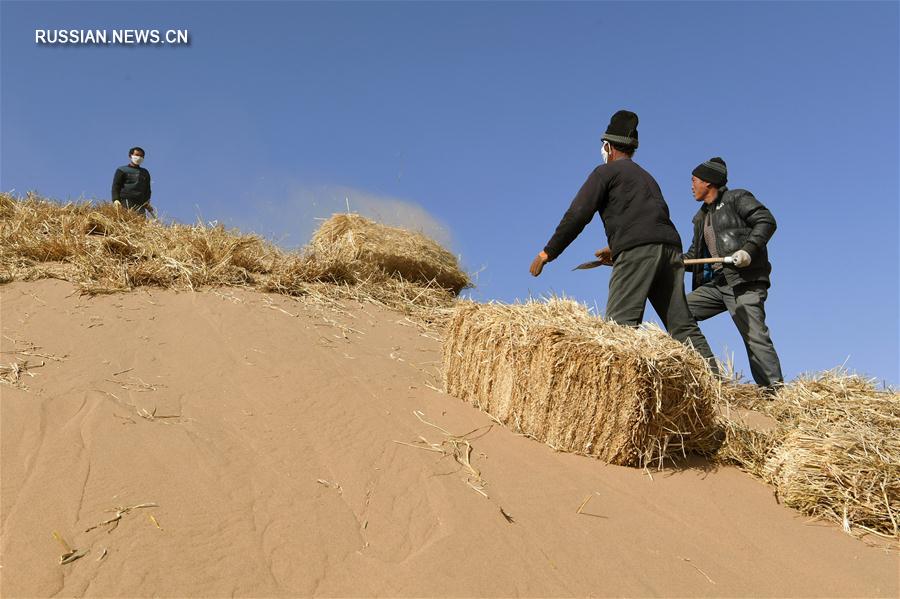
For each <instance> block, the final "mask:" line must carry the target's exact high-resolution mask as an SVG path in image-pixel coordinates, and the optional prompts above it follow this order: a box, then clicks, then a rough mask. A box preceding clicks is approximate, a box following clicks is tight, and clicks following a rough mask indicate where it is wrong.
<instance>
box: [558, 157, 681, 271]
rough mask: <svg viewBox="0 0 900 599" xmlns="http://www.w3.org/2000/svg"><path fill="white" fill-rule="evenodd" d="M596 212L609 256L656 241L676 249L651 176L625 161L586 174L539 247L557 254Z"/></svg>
mask: <svg viewBox="0 0 900 599" xmlns="http://www.w3.org/2000/svg"><path fill="white" fill-rule="evenodd" d="M597 212H599V213H600V218H601V219H603V227H604V229H606V239H607V241H608V242H609V248H610V250H611V251H612V255H613V258H615V257H616V256H617V255H618V254H619V253H620V252H622V251H624V250H627V249H630V248H633V247H637V246H639V245H646V244H648V243H662V244H665V245H672V246H676V247H678V248H681V237H680V236H679V235H678V230H677V229H676V228H675V225H673V224H672V221H671V220H670V219H669V206H668V205H666V201H665V200H664V199H663V195H662V191H660V189H659V185H658V184H657V183H656V180H655V179H654V178H653V177H652V176H651V175H650V173H648V172H647V171H645V170H644V169H642V168H641V167H640V166H638V165H637V164H635V163H634V161H632V160H631V159H628V158H623V159H620V160H614V161H613V162H610V163H609V164H601V165H600V166H598V167H597V168H595V169H594V171H593V172H592V173H591V174H590V176H588V178H587V181H585V182H584V185H582V186H581V189H580V190H579V192H578V195H576V196H575V199H574V200H572V205H571V206H569V210H568V211H566V214H565V216H563V218H562V220H561V221H560V223H559V226H557V227H556V232H555V233H554V234H553V237H552V238H551V239H550V241H549V242H547V246H546V247H545V248H544V251H545V252H547V256H549V258H550V260H553V259H555V258H556V257H557V256H559V255H560V254H561V253H562V252H563V250H565V249H566V248H567V247H568V246H569V244H570V243H572V241H574V240H575V238H576V237H578V234H579V233H581V231H583V230H584V227H585V226H586V225H587V224H588V223H589V222H591V219H593V218H594V214H595V213H597Z"/></svg>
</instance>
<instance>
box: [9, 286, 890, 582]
mask: <svg viewBox="0 0 900 599" xmlns="http://www.w3.org/2000/svg"><path fill="white" fill-rule="evenodd" d="M346 308H347V312H346V313H345V314H335V313H333V312H331V311H329V310H327V309H323V308H320V307H316V306H314V305H310V304H308V303H303V302H300V301H297V300H293V299H291V298H287V297H284V296H277V295H266V294H261V293H256V292H251V291H243V290H234V289H228V290H219V291H216V290H212V291H206V292H200V293H190V292H182V293H177V292H174V291H163V290H154V289H141V290H139V291H135V292H131V293H127V294H114V295H105V296H97V297H88V296H84V295H81V294H80V293H79V292H78V291H77V289H76V288H75V287H74V286H73V285H72V284H70V283H67V282H62V281H56V280H43V281H38V282H15V283H9V284H6V285H3V286H0V318H2V322H0V328H2V340H0V350H2V351H3V352H4V353H3V354H2V355H0V363H2V364H4V365H7V364H11V363H14V362H16V360H19V361H20V363H21V361H24V360H27V370H25V371H23V372H22V373H20V377H19V385H18V386H12V385H3V386H0V393H2V398H0V433H2V438H0V443H2V445H0V451H2V462H0V466H2V476H0V483H2V486H0V525H2V546H0V566H2V568H0V577H2V579H0V594H2V596H3V597H50V596H128V597H144V596H163V597H224V596H255V597H261V596H306V595H319V596H364V597H367V596H428V597H438V596H440V597H444V596H452V597H462V596H466V597H483V596H531V597H537V596H540V597H563V596H623V595H624V596H665V597H672V596H829V597H834V596H853V597H858V596H886V597H896V596H897V595H898V593H900V582H898V577H900V575H898V572H900V558H898V552H897V551H896V548H891V547H888V546H885V545H884V544H883V543H882V544H878V543H875V542H871V541H870V542H867V541H866V539H863V540H860V539H856V538H853V537H851V536H849V535H847V534H845V533H843V532H842V531H841V530H840V528H839V527H837V526H835V525H832V524H828V523H823V522H811V521H809V520H808V519H807V518H806V517H804V516H802V515H800V514H798V513H797V512H795V511H793V510H790V509H788V508H787V507H784V506H782V505H780V504H779V503H778V502H777V500H776V498H775V497H774V496H773V493H772V490H771V488H769V487H767V486H765V485H764V484H763V483H761V482H759V481H758V480H755V479H753V478H752V477H750V476H749V475H747V474H745V473H742V472H740V471H739V470H737V469H735V468H731V467H716V466H713V465H711V464H709V463H708V462H705V461H700V460H695V461H692V462H690V463H688V464H685V465H683V466H682V467H677V468H669V469H665V470H662V471H655V470H654V471H646V470H638V469H631V468H623V467H614V466H608V465H604V464H603V463H601V462H599V461H597V460H594V459H591V458H587V457H582V456H576V455H570V454H563V453H555V452H554V451H553V450H552V449H550V448H549V447H547V446H546V445H543V444H540V443H538V442H536V441H533V440H531V439H528V438H525V437H523V436H521V435H517V434H514V433H513V432H511V431H509V430H507V429H505V428H503V427H501V426H498V425H496V424H494V426H493V427H492V428H490V429H489V430H487V432H486V434H483V435H481V436H479V437H478V438H477V439H474V440H473V441H472V446H473V451H472V454H471V459H472V463H473V465H474V466H475V467H476V468H477V469H479V470H480V472H481V480H482V481H483V482H484V487H483V491H484V493H486V494H487V497H485V496H484V495H482V494H481V493H479V492H477V491H476V490H475V489H473V488H472V486H471V485H470V484H468V483H467V472H466V470H465V469H463V468H461V467H460V465H459V464H457V463H456V462H455V461H453V459H452V457H447V456H443V455H442V454H440V453H437V452H431V451H426V450H424V449H422V446H421V444H420V446H419V447H414V446H411V445H416V444H417V442H420V437H421V438H424V439H426V440H427V441H428V442H429V443H440V442H441V441H443V440H445V439H446V436H445V435H444V434H443V433H442V432H441V431H440V430H438V429H437V428H435V427H433V426H429V425H428V424H426V423H425V422H423V421H422V420H420V418H419V417H417V416H416V414H415V413H414V412H419V413H420V416H421V417H422V418H423V419H424V420H426V421H428V422H431V423H433V424H435V425H437V426H440V427H442V428H443V429H445V430H446V431H449V432H452V433H454V434H462V433H467V432H469V431H472V430H474V429H478V428H480V427H485V428H487V427H489V426H490V425H492V424H493V423H492V422H491V420H490V418H489V417H488V416H486V415H485V414H483V413H481V412H479V411H478V410H477V409H475V408H473V407H471V406H470V405H468V404H465V403H463V402H461V401H460V400H458V399H456V398H454V397H450V396H448V395H446V394H444V393H442V392H440V391H439V390H438V389H439V388H441V386H442V385H441V382H440V378H439V374H438V369H439V363H440V355H441V354H440V342H439V341H438V340H437V339H435V338H434V337H433V336H431V335H428V334H424V333H422V331H420V329H419V328H417V327H416V326H415V325H414V323H412V322H411V321H409V320H407V319H405V318H404V317H403V316H402V315H399V314H397V313H393V312H390V311H387V310H383V309H380V308H376V307H374V306H371V305H361V304H348V305H347V306H346ZM17 352H18V353H17ZM41 363H43V366H41V365H40V364H41ZM30 375H33V376H30ZM484 432H485V431H484V430H482V433H484ZM403 443H408V444H411V445H405V444H403ZM468 478H469V481H468V482H469V483H470V482H471V477H468ZM588 498H589V500H588V501H587V503H584V502H585V500H586V499H588ZM148 503H149V504H155V506H150V507H139V508H134V509H132V510H130V511H126V512H125V513H124V514H122V516H121V519H120V520H118V525H117V526H116V525H115V523H110V524H107V525H104V526H100V527H98V528H94V529H93V530H90V531H88V532H85V531H86V530H87V529H89V528H90V527H92V526H95V525H97V524H98V523H101V522H103V521H106V520H109V519H111V518H113V517H115V516H116V508H117V507H118V508H124V507H129V506H136V505H141V504H148ZM579 508H580V509H579ZM501 509H502V511H501ZM110 510H112V511H110ZM504 513H505V514H506V515H504ZM54 532H56V533H58V534H59V536H60V537H61V538H62V539H63V540H64V541H65V543H67V544H68V545H69V546H70V547H71V548H72V549H75V550H77V551H79V552H87V553H85V555H84V556H83V557H81V558H80V559H77V560H75V561H72V562H71V563H68V564H64V565H61V564H60V563H59V562H60V555H61V554H62V553H64V551H65V550H64V548H63V546H62V544H61V543H60V542H58V540H57V539H55V538H54V536H53V533H54Z"/></svg>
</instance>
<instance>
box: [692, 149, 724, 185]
mask: <svg viewBox="0 0 900 599" xmlns="http://www.w3.org/2000/svg"><path fill="white" fill-rule="evenodd" d="M691 174H692V175H694V176H695V177H697V178H698V179H703V180H704V181H706V182H707V183H711V184H712V185H715V186H716V187H722V186H723V185H725V184H726V183H728V167H727V166H725V161H724V160H722V159H721V158H719V157H718V156H716V157H715V158H710V159H709V160H707V161H706V162H703V163H701V164H700V165H698V166H697V168H695V169H694V170H693V171H692V172H691Z"/></svg>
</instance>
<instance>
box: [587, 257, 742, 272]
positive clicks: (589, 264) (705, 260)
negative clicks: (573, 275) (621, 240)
mask: <svg viewBox="0 0 900 599" xmlns="http://www.w3.org/2000/svg"><path fill="white" fill-rule="evenodd" d="M694 264H734V258H732V257H731V256H725V257H723V258H691V259H688V260H685V261H684V265H685V266H693V265H694ZM598 266H612V265H611V264H609V265H607V264H606V263H605V262H602V261H600V260H591V261H590V262H585V263H583V264H579V265H578V266H576V267H575V268H573V269H572V270H587V269H589V268H597V267H598Z"/></svg>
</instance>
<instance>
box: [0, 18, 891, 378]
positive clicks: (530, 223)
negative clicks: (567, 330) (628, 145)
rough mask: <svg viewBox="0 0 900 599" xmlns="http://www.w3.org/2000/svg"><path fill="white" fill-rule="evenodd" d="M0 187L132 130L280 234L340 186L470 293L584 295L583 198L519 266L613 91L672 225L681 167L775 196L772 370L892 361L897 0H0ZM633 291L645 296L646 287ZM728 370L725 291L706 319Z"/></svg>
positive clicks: (159, 170)
mask: <svg viewBox="0 0 900 599" xmlns="http://www.w3.org/2000/svg"><path fill="white" fill-rule="evenodd" d="M0 17H2V59H0V60H2V65H0V66H2V92H0V100H2V107H0V111H2V112H0V116H2V134H0V153H2V158H0V188H2V189H3V190H5V191H9V190H11V189H15V191H16V192H17V193H23V192H25V191H28V190H36V191H38V192H39V193H41V194H44V195H47V196H50V197H53V198H57V199H62V200H65V199H77V198H79V197H85V198H100V199H108V197H109V188H110V183H111V179H112V175H113V171H114V169H115V167H116V166H118V165H121V164H124V163H125V162H127V156H126V154H127V150H128V148H129V147H130V146H132V145H141V146H143V147H144V148H145V149H146V151H147V160H146V162H145V166H146V167H147V168H148V169H150V171H151V173H152V175H153V187H154V203H155V204H156V206H157V207H158V209H159V211H160V212H161V214H162V215H164V216H165V217H167V218H175V219H178V220H181V221H194V220H196V219H197V218H202V219H204V220H206V221H212V220H218V221H219V222H225V223H227V224H230V225H235V226H238V227H240V228H242V229H245V230H253V231H256V232H259V233H261V234H263V235H266V236H268V237H271V238H273V239H275V240H277V241H278V242H279V243H281V244H283V245H285V246H287V247H295V246H298V245H300V244H302V243H304V242H305V241H306V240H307V239H308V236H309V234H310V232H311V231H312V229H313V228H314V226H315V225H316V222H317V221H315V220H314V219H315V218H321V217H324V216H327V215H328V214H329V213H330V212H332V211H335V210H343V209H344V207H345V205H346V200H345V198H349V202H350V205H351V208H353V209H355V210H359V211H360V212H363V213H368V214H372V215H376V216H381V217H383V218H384V219H386V220H388V221H391V222H396V223H399V224H406V225H410V226H420V227H422V228H423V229H424V230H426V231H429V232H431V233H432V234H434V235H435V236H437V237H438V238H439V239H441V240H442V241H445V242H446V243H449V245H450V246H451V248H452V249H453V251H454V252H456V253H458V254H460V255H461V256H462V260H463V264H464V265H465V267H466V268H467V269H469V270H470V271H478V288H477V289H476V290H474V291H473V292H472V296H473V297H474V298H476V299H478V300H489V299H497V300H502V301H512V300H514V299H515V298H525V297H527V296H528V295H529V294H533V295H541V294H546V293H550V292H556V293H565V294H567V295H570V296H572V297H575V298H577V299H580V300H583V301H585V302H587V303H590V304H594V303H596V304H597V305H598V306H599V307H600V309H601V311H602V309H603V308H604V306H605V304H606V294H607V284H608V280H609V271H608V270H602V269H597V270H594V271H587V272H577V273H573V272H571V271H570V268H571V267H572V266H574V265H575V264H578V263H579V262H582V261H584V260H588V259H590V258H591V257H592V252H593V250H595V249H597V248H600V247H602V246H603V245H605V244H606V241H605V238H604V235H603V229H602V226H601V224H600V221H599V217H597V218H595V220H594V222H593V223H591V224H590V225H589V226H588V228H587V229H586V230H585V231H584V233H582V235H581V237H580V238H579V239H578V240H577V241H576V242H575V243H574V244H573V245H572V246H570V247H569V249H568V250H567V251H566V252H565V253H564V254H563V255H562V256H561V257H560V258H559V260H558V261H556V262H554V263H551V264H550V265H548V266H547V268H546V269H545V270H544V274H543V275H542V276H541V277H540V278H538V279H534V278H532V277H531V276H530V275H529V274H528V265H529V263H530V262H531V260H532V258H533V257H534V255H535V254H536V253H537V252H538V251H539V250H540V249H541V248H542V247H543V246H544V244H545V243H546V241H547V240H548V239H549V237H550V235H551V233H552V231H553V229H554V227H555V226H556V224H557V223H558V221H559V218H560V217H561V216H562V214H563V212H564V211H565V209H566V208H567V207H568V204H569V202H570V201H571V199H572V197H573V196H574V194H575V192H576V191H577V190H578V188H579V187H580V186H581V184H582V182H583V181H584V179H585V178H586V177H587V175H588V173H589V172H590V171H591V170H592V169H593V168H594V167H595V166H596V165H597V164H598V163H599V161H600V141H599V137H600V134H601V133H602V132H603V131H604V129H605V127H606V124H607V123H608V121H609V116H610V115H611V114H612V113H613V112H615V111H616V110H618V109H620V108H627V109H630V110H633V111H635V112H637V113H638V114H639V115H640V119H641V123H640V127H639V130H640V136H641V147H640V149H639V151H638V153H637V154H636V155H635V160H636V161H637V162H638V163H639V164H641V165H642V166H644V167H645V168H646V169H647V170H649V171H650V172H651V173H652V174H653V175H654V176H655V177H656V178H657V180H658V181H659V183H660V185H661V187H662V189H663V192H664V194H665V197H666V200H667V201H668V203H669V206H670V209H671V213H672V219H673V221H674V222H675V224H676V226H677V227H678V229H679V231H680V232H681V235H682V238H683V241H684V243H685V244H687V243H688V242H689V240H690V234H691V231H690V219H691V216H692V214H693V213H694V211H695V210H696V208H697V206H696V204H695V202H694V200H693V197H692V196H691V194H690V172H691V170H692V168H693V167H694V166H696V165H697V164H698V163H699V162H701V161H702V160H704V159H707V158H709V157H710V156H714V155H719V156H722V157H724V158H725V160H726V161H727V162H728V166H729V177H730V181H729V184H730V185H731V186H732V187H743V188H747V189H750V190H751V191H753V193H754V194H755V195H756V196H757V197H758V198H759V199H760V200H761V201H762V202H763V203H764V204H766V205H767V206H768V207H769V208H770V209H771V210H772V212H773V213H774V214H775V216H776V218H777V220H778V232H777V233H776V235H775V237H774V239H773V240H772V242H771V244H770V255H771V258H772V262H773V265H774V272H773V277H772V279H773V284H772V288H771V290H770V294H769V302H768V304H767V306H766V307H767V311H768V320H769V325H770V328H771V330H772V336H773V339H774V341H775V344H776V347H777V349H778V351H779V353H780V355H781V359H782V363H783V366H784V370H785V375H786V376H788V377H789V378H793V377H794V376H796V375H797V374H799V373H801V372H804V371H816V370H822V369H827V368H831V367H834V366H837V365H840V364H842V363H844V362H845V361H846V364H847V366H848V367H850V368H851V369H855V370H857V371H860V372H864V373H867V374H870V375H872V376H875V377H878V378H879V379H884V380H886V381H887V383H888V384H893V385H896V384H897V383H898V382H900V375H898V360H900V358H898V335H900V322H898V318H900V316H898V312H900V308H898V296H900V288H898V281H900V260H898V259H900V246H898V226H900V213H898V212H900V209H898V205H900V185H898V164H900V156H898V137H900V123H898V104H900V97H898V79H900V75H898V73H900V67H898V54H900V49H898V22H900V11H898V3H897V2H879V3H866V2H796V3H775V2H751V3H736V2H684V3H682V2H665V3H650V2H646V3H644V2H642V3H612V2H597V3H567V4H544V3H512V2H511V3H464V4H460V3H455V4H453V3H338V4H320V3H299V2H296V3H295V2H273V3H267V2H177V3H175V2H77V1H72V2H53V3H51V2H10V1H3V2H2V3H0ZM60 28H62V29H73V28H74V29H109V30H112V29H115V28H135V29H160V30H166V29H188V30H189V31H190V38H191V43H190V45H188V46H150V45H141V46H116V45H108V46H104V45H85V46H46V45H37V44H35V41H34V30H35V29H60ZM647 317H648V318H655V315H654V314H653V312H652V309H650V308H649V307H648V312H647ZM702 328H703V330H704V332H705V333H706V335H707V337H708V338H709V340H710V344H711V345H712V347H713V349H714V350H715V351H716V353H717V354H718V355H719V356H720V357H722V356H724V355H725V352H726V351H728V352H732V351H733V352H734V354H735V358H736V363H737V365H738V367H739V368H740V369H742V370H743V371H744V372H745V373H748V372H749V368H748V367H747V359H746V355H745V352H744V349H743V346H742V344H741V341H740V337H739V336H738V334H737V331H736V330H735V328H734V325H733V324H732V323H731V321H730V318H729V317H728V316H727V315H722V316H719V317H717V318H716V319H714V320H711V321H707V322H705V323H703V325H702Z"/></svg>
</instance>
